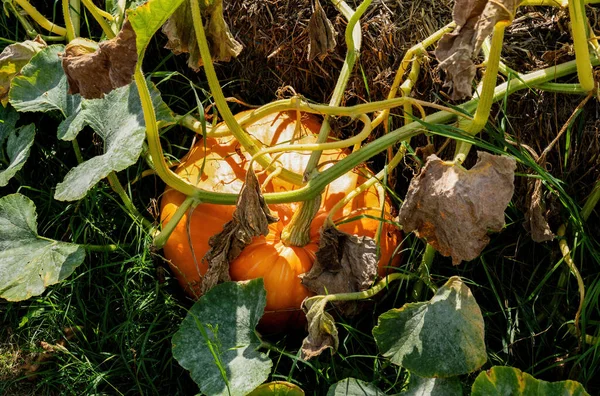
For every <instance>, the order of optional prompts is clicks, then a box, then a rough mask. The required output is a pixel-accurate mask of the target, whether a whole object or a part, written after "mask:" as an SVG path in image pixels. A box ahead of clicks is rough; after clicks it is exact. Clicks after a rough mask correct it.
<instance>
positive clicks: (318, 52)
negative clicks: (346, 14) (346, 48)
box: [308, 0, 337, 61]
mask: <svg viewBox="0 0 600 396" xmlns="http://www.w3.org/2000/svg"><path fill="white" fill-rule="evenodd" d="M308 38H309V43H308V60H309V61H311V60H313V59H315V57H319V60H323V59H325V57H326V56H327V53H328V52H329V51H333V49H334V48H335V46H336V44H337V43H336V41H335V29H334V28H333V24H332V23H331V21H330V20H329V19H327V15H326V14H325V11H324V10H323V7H321V3H320V2H319V0H315V11H314V12H313V14H312V16H311V17H310V20H309V21H308Z"/></svg>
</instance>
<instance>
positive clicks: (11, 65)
mask: <svg viewBox="0 0 600 396" xmlns="http://www.w3.org/2000/svg"><path fill="white" fill-rule="evenodd" d="M46 47H47V45H46V42H45V41H44V40H42V38H41V37H40V36H37V37H36V38H35V39H34V40H26V41H23V42H22V43H15V44H11V45H9V46H7V47H6V48H4V50H3V51H2V53H0V103H2V106H4V107H6V105H7V103H8V92H9V91H10V82H11V81H12V79H13V78H14V77H15V76H17V75H18V74H19V73H20V72H21V69H22V68H23V66H25V65H26V64H27V63H29V61H30V60H31V58H33V56H34V55H35V54H37V53H38V52H40V51H41V50H42V49H43V48H46Z"/></svg>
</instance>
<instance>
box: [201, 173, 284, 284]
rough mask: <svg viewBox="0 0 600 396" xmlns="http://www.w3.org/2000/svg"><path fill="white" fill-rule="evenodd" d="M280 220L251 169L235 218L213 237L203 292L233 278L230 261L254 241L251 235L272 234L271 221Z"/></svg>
mask: <svg viewBox="0 0 600 396" xmlns="http://www.w3.org/2000/svg"><path fill="white" fill-rule="evenodd" d="M277 221H279V219H278V218H277V217H275V216H273V215H272V214H271V211H270V210H269V207H268V206H267V204H266V202H265V199H264V198H263V196H262V194H261V193H260V184H259V183H258V179H257V178H256V175H255V174H254V171H253V170H252V168H250V169H248V173H247V174H246V183H245V184H244V186H243V187H242V190H241V191H240V195H239V197H238V201H237V206H236V209H235V211H234V212H233V219H231V220H230V221H228V222H227V223H225V225H224V226H223V231H221V232H220V233H218V234H216V235H213V236H212V237H210V239H209V241H208V244H209V245H210V250H209V251H208V252H207V253H206V255H205V256H204V257H203V258H202V260H203V261H204V260H205V261H206V262H207V263H208V271H207V272H206V274H205V275H204V278H203V279H202V290H201V291H202V294H204V293H206V292H207V291H208V290H210V289H211V288H213V287H214V286H215V285H216V284H217V283H219V282H227V281H230V280H231V278H230V277H229V263H230V262H231V261H233V260H235V258H236V257H237V256H239V255H240V253H241V252H242V250H244V248H245V247H246V246H248V245H249V244H250V243H251V242H252V238H254V237H255V236H259V235H265V236H266V235H268V234H269V224H271V223H275V222H277Z"/></svg>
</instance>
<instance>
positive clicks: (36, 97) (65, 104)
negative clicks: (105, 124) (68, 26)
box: [9, 45, 82, 140]
mask: <svg viewBox="0 0 600 396" xmlns="http://www.w3.org/2000/svg"><path fill="white" fill-rule="evenodd" d="M64 50H65V46H64V45H51V46H49V47H46V48H44V49H42V50H41V51H40V52H38V53H37V54H36V55H35V56H33V58H31V61H30V62H29V63H28V64H27V65H25V67H23V69H22V70H21V75H19V76H17V77H15V78H13V80H12V83H11V86H10V87H11V88H10V93H9V100H10V103H11V104H12V105H13V107H14V108H15V109H16V110H17V111H19V112H28V111H41V112H48V111H59V112H60V113H61V114H62V115H63V116H64V117H65V120H64V121H63V122H62V123H61V124H60V125H59V127H58V128H59V129H58V136H59V138H61V139H63V138H64V137H66V138H65V140H72V139H73V138H75V136H76V135H77V133H78V132H79V131H80V130H81V127H82V125H81V123H79V124H78V123H74V124H72V123H73V121H77V118H76V116H75V115H76V114H77V112H78V111H79V109H80V106H81V96H79V95H69V94H68V93H67V92H68V90H69V87H68V84H67V76H66V75H65V73H64V71H63V68H62V63H61V58H60V56H59V54H61V53H63V52H64Z"/></svg>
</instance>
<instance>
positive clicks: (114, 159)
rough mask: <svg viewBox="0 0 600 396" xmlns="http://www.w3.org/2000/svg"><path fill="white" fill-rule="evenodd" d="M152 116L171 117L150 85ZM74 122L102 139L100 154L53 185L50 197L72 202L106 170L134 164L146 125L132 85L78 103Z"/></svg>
mask: <svg viewBox="0 0 600 396" xmlns="http://www.w3.org/2000/svg"><path fill="white" fill-rule="evenodd" d="M150 93H151V96H152V101H153V104H154V108H155V109H156V117H157V119H158V120H159V121H161V122H164V123H170V122H172V121H173V116H172V114H171V112H170V110H169V108H168V107H167V105H166V104H165V103H164V102H163V101H162V99H161V97H160V93H159V92H158V90H157V89H156V88H155V87H153V86H150ZM77 119H78V120H79V121H78V122H80V123H81V125H82V126H83V125H84V124H88V125H90V126H91V127H92V129H94V131H95V132H96V133H97V134H98V135H99V136H100V137H101V138H102V140H104V154H102V155H99V156H97V157H94V158H91V159H89V160H87V161H85V162H83V163H81V164H79V165H78V166H76V167H75V168H73V169H71V170H70V171H69V173H67V175H66V176H65V179H64V180H63V181H62V182H61V183H59V184H58V185H57V186H56V193H55V195H54V198H55V199H57V200H60V201H73V200H77V199H81V198H83V197H84V196H85V194H86V193H87V192H88V190H89V189H90V188H92V187H93V186H94V185H95V184H96V183H98V182H99V181H100V180H102V179H103V178H105V177H106V176H107V175H108V174H109V173H110V172H118V171H121V170H123V169H125V168H128V167H129V166H131V165H133V164H135V162H136V161H137V160H138V158H139V156H140V154H141V152H142V144H143V142H144V139H145V135H146V126H145V122H144V114H143V111H142V105H141V102H140V97H139V94H138V91H137V88H136V86H135V84H133V83H131V84H129V85H127V86H125V87H122V88H117V89H115V90H113V91H112V92H110V93H108V94H107V95H105V97H104V98H103V99H89V100H84V101H83V102H82V109H81V111H80V112H79V113H78V114H77Z"/></svg>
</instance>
